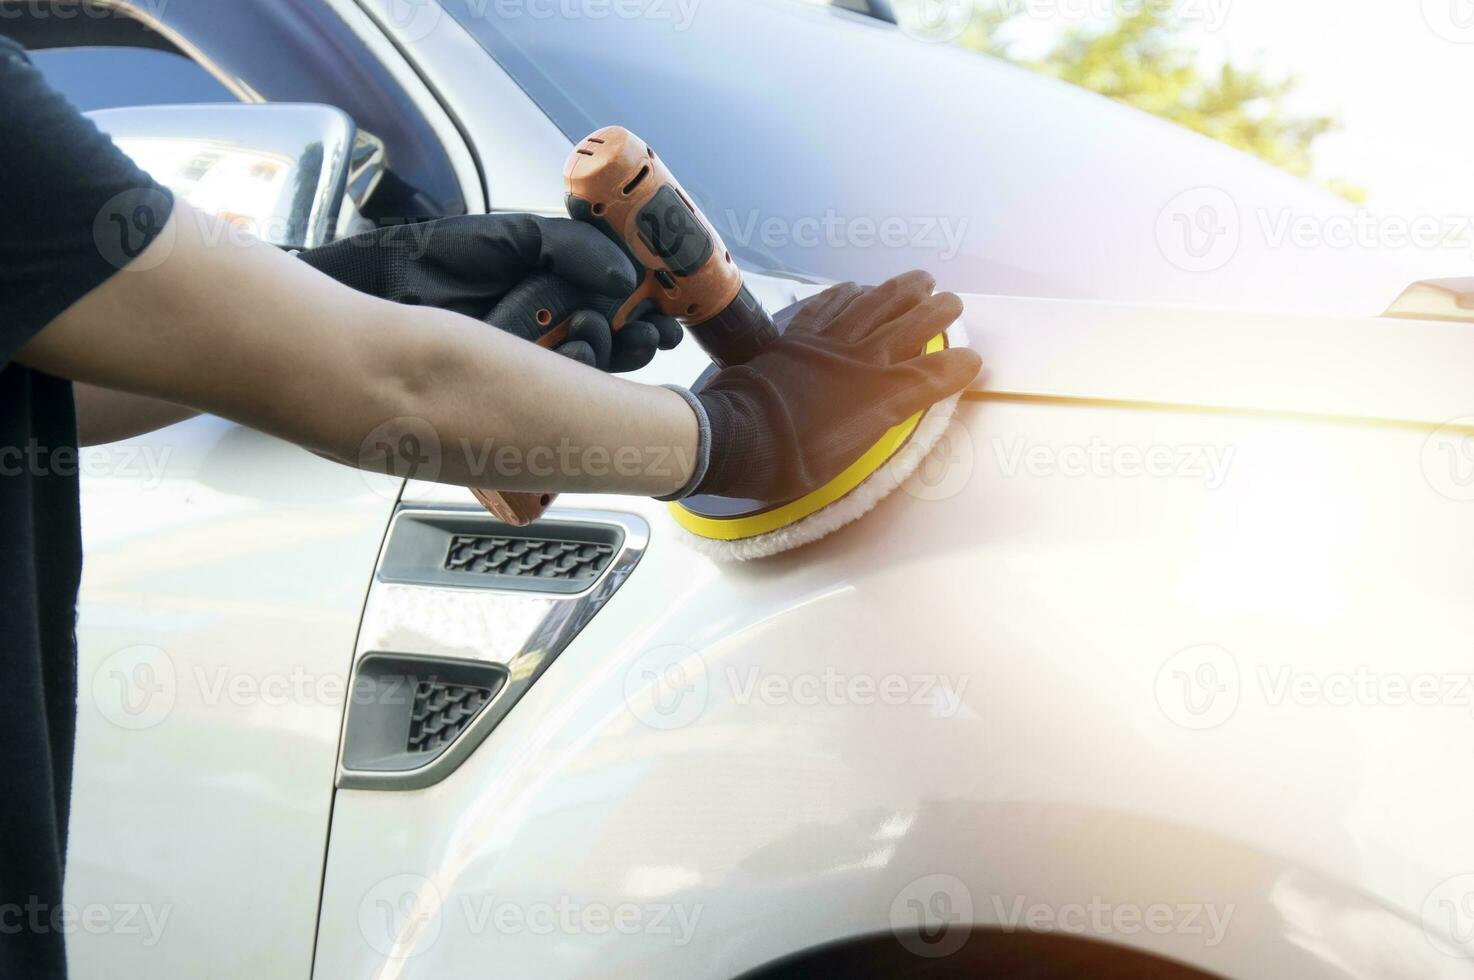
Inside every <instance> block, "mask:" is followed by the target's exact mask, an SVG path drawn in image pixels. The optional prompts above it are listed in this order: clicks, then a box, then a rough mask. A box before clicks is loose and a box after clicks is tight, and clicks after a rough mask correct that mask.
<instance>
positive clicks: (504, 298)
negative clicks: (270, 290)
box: [300, 214, 682, 371]
mask: <svg viewBox="0 0 1474 980" xmlns="http://www.w3.org/2000/svg"><path fill="white" fill-rule="evenodd" d="M300 257H301V259H302V260H303V261H304V262H306V263H307V264H308V265H310V266H312V267H313V268H315V269H317V270H318V271H320V272H323V273H325V274H327V275H329V276H331V277H332V278H334V279H336V280H338V281H339V282H341V283H343V284H344V285H345V286H351V287H352V288H354V289H356V290H358V291H359V292H362V293H369V294H370V295H373V296H378V297H379V298H380V299H387V300H392V301H393V302H396V303H411V304H416V305H420V306H434V307H438V308H440V309H445V310H451V311H453V312H455V313H461V314H464V315H466V316H471V317H475V318H476V319H478V320H483V321H485V322H487V323H490V324H492V325H493V326H496V327H500V328H501V329H503V330H506V331H507V332H509V333H513V334H515V335H517V336H520V337H522V338H523V339H525V340H530V341H536V340H537V339H538V338H539V337H541V336H542V335H543V334H544V333H546V332H547V331H548V330H550V329H552V328H553V327H554V326H555V325H557V324H558V323H560V322H561V321H562V320H563V319H564V318H566V317H568V316H570V315H571V316H572V318H573V319H572V321H571V323H570V324H569V331H568V337H567V339H566V340H565V341H564V342H563V343H562V344H560V345H559V346H558V347H557V348H556V350H557V351H558V352H559V353H561V354H564V355H566V356H568V357H571V358H573V359H574V360H577V361H582V362H583V363H585V364H589V365H592V366H593V367H597V368H600V369H601V370H608V371H633V370H636V369H637V368H641V367H644V366H645V365H646V364H648V363H650V360H651V359H652V358H653V357H654V356H655V351H656V349H657V348H658V349H660V350H669V349H670V348H672V347H674V346H675V345H676V344H677V343H679V342H680V340H681V333H682V331H681V326H680V324H679V323H677V322H676V321H675V320H673V319H671V318H670V317H667V316H664V315H662V314H660V313H658V312H656V311H655V310H654V309H653V308H649V310H648V312H641V311H639V310H637V311H636V314H635V316H632V317H631V318H630V319H629V321H628V322H627V323H626V324H625V326H624V327H623V328H622V329H621V330H619V331H618V332H617V333H615V332H614V331H612V330H611V329H610V327H609V317H610V316H611V315H612V314H613V313H614V311H615V310H617V309H618V308H619V305H620V303H621V301H623V299H624V298H625V297H627V296H628V295H629V294H630V293H631V292H633V291H634V289H635V285H636V276H635V269H634V266H633V265H631V264H630V261H629V259H628V258H627V257H626V256H625V254H624V252H622V251H620V249H619V247H618V246H617V245H615V244H614V243H613V242H612V241H610V240H609V239H608V238H606V237H604V236H603V235H602V234H600V233H599V232H598V231H596V230H595V229H594V228H592V227H590V226H589V225H586V224H584V223H582V222H578V221H572V220H570V219H568V218H543V217H539V216H537V215H532V214H476V215H462V216H458V217H454V218H441V219H440V220H438V221H428V222H424V223H422V224H412V225H394V226H390V227H386V228H378V229H375V230H373V231H369V232H364V233H363V234H361V235H354V236H352V237H350V238H343V239H339V240H338V241H336V242H331V243H329V244H327V245H323V246H321V247H319V248H314V249H308V250H306V251H304V252H302V253H301V255H300ZM541 308H546V309H549V310H551V311H552V314H553V316H552V317H551V319H548V320H547V322H545V323H540V322H539V321H538V319H537V316H536V314H537V310H538V309H541Z"/></svg>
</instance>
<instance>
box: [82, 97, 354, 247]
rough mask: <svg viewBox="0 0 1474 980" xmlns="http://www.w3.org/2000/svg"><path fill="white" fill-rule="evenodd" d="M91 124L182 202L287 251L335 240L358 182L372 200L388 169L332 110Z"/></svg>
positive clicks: (96, 117)
mask: <svg viewBox="0 0 1474 980" xmlns="http://www.w3.org/2000/svg"><path fill="white" fill-rule="evenodd" d="M87 115H88V116H89V117H90V118H91V119H92V120H93V122H95V123H96V124H97V126H98V128H99V129H101V130H102V131H103V132H105V133H107V134H108V135H109V136H111V137H112V138H113V141H114V142H115V143H117V144H118V146H119V147H121V148H122V150H123V152H125V153H127V154H128V155H129V156H130V157H132V158H133V160H134V161H135V162H136V163H137V164H138V165H139V166H140V167H142V168H143V169H144V170H147V171H148V172H149V173H150V174H151V175H152V176H153V178H154V179H155V180H157V181H158V182H159V183H161V184H163V185H164V186H166V187H168V188H169V189H170V190H171V191H173V192H174V194H175V195H176V196H177V197H178V198H180V199H182V200H185V201H188V202H189V203H190V204H191V205H192V206H194V207H195V208H197V209H199V210H201V211H204V212H206V213H207V214H212V215H215V216H216V217H219V218H222V219H224V220H225V221H228V222H230V223H231V224H232V225H235V226H236V227H238V228H240V229H241V230H243V231H247V232H249V233H250V234H252V235H254V236H255V237H257V238H259V239H261V240H262V241H266V242H270V243H272V244H273V245H280V246H282V247H284V248H313V247H315V246H318V245H322V244H324V243H325V242H328V241H331V240H332V239H333V237H334V234H335V232H336V231H337V226H338V221H339V215H340V213H341V212H343V211H344V210H345V208H344V203H345V198H346V197H347V195H348V183H349V177H350V173H351V174H352V176H353V178H354V184H355V187H356V189H357V191H358V192H359V194H360V195H362V196H364V197H365V198H366V196H367V194H368V193H371V192H372V189H373V186H374V184H376V183H377V171H378V170H379V169H380V168H381V167H382V160H383V153H382V148H380V149H379V151H378V152H375V151H374V147H375V145H376V144H377V143H378V141H377V140H375V139H374V138H373V137H372V136H369V135H368V134H366V133H359V132H358V131H357V127H356V126H355V125H354V123H353V120H352V119H350V118H349V117H348V115H347V114H346V113H344V112H343V111H341V110H339V109H334V108H332V107H331V106H325V105H307V104H294V103H270V104H259V105H230V104H227V105H165V106H139V107H130V108H126V109H100V110H97V111H94V112H89V113H87ZM356 203H361V202H356Z"/></svg>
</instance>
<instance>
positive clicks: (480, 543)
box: [445, 534, 614, 582]
mask: <svg viewBox="0 0 1474 980" xmlns="http://www.w3.org/2000/svg"><path fill="white" fill-rule="evenodd" d="M613 559H614V546H613V545H612V544H607V543H604V542H600V541H577V540H572V541H559V540H553V539H550V538H520V537H519V538H504V537H495V536H493V535H486V534H457V535H453V536H452V537H451V539H450V549H449V550H448V551H447V552H446V555H445V569H446V571H450V572H477V573H480V574H482V575H497V576H503V577H507V578H534V579H549V580H552V581H557V582H591V581H593V580H594V579H596V578H598V577H599V574H600V573H601V572H603V571H604V569H605V568H606V567H608V565H609V562H610V561H612V560H613Z"/></svg>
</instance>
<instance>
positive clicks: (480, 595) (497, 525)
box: [337, 505, 650, 790]
mask: <svg viewBox="0 0 1474 980" xmlns="http://www.w3.org/2000/svg"><path fill="white" fill-rule="evenodd" d="M458 537H469V538H476V539H506V540H513V541H517V542H532V543H531V544H530V545H527V547H528V548H529V549H531V550H536V549H540V548H544V547H548V543H549V542H556V543H557V544H556V547H548V551H549V553H552V552H554V551H556V552H558V553H560V554H564V555H572V554H578V555H579V556H580V559H581V561H582V564H583V565H584V566H585V567H587V566H592V565H597V566H598V570H597V571H595V572H593V573H592V575H588V574H587V573H584V574H585V577H583V578H572V577H568V576H567V575H564V576H563V577H559V576H557V575H548V576H537V575H531V576H522V575H517V574H504V573H503V572H504V571H505V569H504V568H503V569H500V570H498V571H496V572H495V573H492V572H485V571H477V570H471V569H468V568H464V567H457V568H448V567H446V566H447V564H448V559H449V556H450V552H451V548H452V545H451V542H452V541H453V540H455V539H456V538H458ZM649 540H650V529H649V525H647V524H646V523H645V521H644V520H642V519H641V518H640V517H638V516H636V515H634V514H628V513H623V512H616V511H583V510H571V509H557V510H553V511H549V512H548V513H547V514H546V515H545V516H544V517H543V518H542V519H541V520H539V521H537V522H535V523H534V524H532V525H530V526H529V527H526V528H513V527H510V526H508V525H505V524H502V523H501V522H499V521H497V520H496V519H495V518H494V517H492V516H491V515H490V514H487V513H486V512H485V511H483V510H481V509H479V508H471V507H464V508H461V507H429V506H416V505H401V507H400V508H399V510H398V511H397V512H396V513H395V515H394V519H393V521H392V522H391V524H390V527H389V534H388V537H387V538H386V540H385V543H384V549H383V552H382V553H381V555H380V557H379V566H378V569H377V570H376V572H375V576H374V582H373V584H372V586H371V587H370V589H369V598H368V602H367V603H366V605H365V607H364V618H363V625H362V628H361V629H360V633H359V639H358V649H357V650H356V652H355V655H354V669H353V684H352V685H351V687H350V690H351V691H353V692H355V697H353V698H350V699H349V703H348V706H347V710H346V711H345V713H344V724H343V736H342V740H341V742H340V746H339V753H338V778H337V785H338V786H339V787H340V788H343V789H371V790H409V789H421V788H424V787H426V786H431V785H433V784H435V783H437V782H439V781H441V780H442V779H444V778H445V777H446V776H448V775H450V773H452V772H454V771H455V769H456V768H457V767H458V766H459V765H460V764H461V763H462V762H463V761H465V759H466V758H467V757H468V756H469V755H470V754H471V753H472V752H473V751H475V749H476V748H477V746H479V745H480V744H481V743H482V742H483V741H485V740H486V737H487V736H488V735H490V734H491V732H492V731H493V730H494V729H495V728H496V726H497V724H498V723H499V722H500V721H501V719H502V718H504V717H506V714H507V712H508V711H510V710H511V709H512V707H513V706H514V705H515V704H516V703H517V701H518V700H520V699H521V697H522V695H524V694H525V693H527V690H528V689H529V688H530V687H531V686H532V685H533V684H534V683H535V682H536V681H537V679H538V678H539V677H540V676H542V673H543V671H545V670H547V668H548V667H549V666H550V665H551V664H552V662H553V661H554V660H555V659H557V657H558V655H559V654H560V653H562V652H563V650H564V649H565V648H566V647H567V646H568V644H569V643H570V642H572V640H573V638H574V637H576V636H577V635H578V633H579V632H580V631H581V630H582V629H583V627H584V626H585V625H587V624H588V622H589V620H591V619H592V618H593V617H594V615H595V614H597V613H598V611H599V610H600V609H602V608H603V606H604V604H605V603H606V602H608V600H609V598H610V597H611V596H612V595H613V594H614V593H615V592H616V591H617V590H618V589H619V587H620V586H621V585H623V584H624V582H625V580H626V579H627V578H628V577H629V576H630V574H631V573H632V572H633V571H634V568H635V566H636V565H637V564H638V563H639V560H640V558H641V556H642V555H643V554H644V552H645V549H646V547H647V546H648V544H649ZM570 543H571V544H573V545H575V547H574V548H572V549H565V548H564V547H563V545H566V544H570ZM591 545H592V546H595V550H598V549H599V548H600V547H603V548H607V555H606V556H604V557H603V558H601V559H600V560H599V561H594V562H589V561H583V560H582V559H586V558H588V557H589V555H587V554H584V553H583V549H585V548H588V547H589V546H591ZM518 547H522V545H521V544H519V545H518ZM570 564H572V562H565V565H570ZM386 663H387V664H388V668H392V671H391V673H392V674H393V676H410V675H413V683H412V684H411V685H410V686H409V690H408V691H406V693H407V694H408V693H412V697H413V701H414V704H415V708H414V709H411V708H409V707H408V706H406V707H403V708H400V709H398V710H399V714H397V715H395V717H394V718H393V719H392V724H383V723H378V722H375V721H373V720H372V719H371V718H370V716H371V715H372V714H373V712H374V711H378V710H381V709H379V708H377V707H375V706H374V701H375V699H373V698H368V699H365V698H360V697H358V696H357V693H358V692H359V691H361V690H372V689H374V685H375V676H376V674H378V675H383V674H384V673H385V670H386V667H385V666H384V665H385V664H386ZM417 670H418V671H419V673H418V674H416V673H415V671H417ZM477 671H481V672H482V674H481V675H480V676H482V677H483V678H484V677H485V676H486V673H485V672H487V671H491V672H493V673H494V675H495V678H496V680H486V679H481V680H478V679H477V677H478V675H477V673H476V672H477ZM498 681H500V683H498ZM425 683H428V684H430V685H431V686H430V687H426V688H424V690H423V692H422V688H421V685H422V684H425ZM437 684H438V685H440V686H441V688H445V690H440V689H437V688H436V687H435V686H434V685H437ZM453 688H483V689H486V690H489V691H490V696H489V697H488V698H487V699H486V701H485V703H484V704H482V705H479V706H477V705H475V704H473V703H471V702H470V701H467V700H465V699H462V702H461V703H460V704H459V706H456V707H455V708H454V710H450V711H446V710H445V709H446V708H450V707H451V702H452V701H453V700H454V699H452V698H448V697H445V695H446V694H447V693H448V692H449V690H450V689H453ZM437 691H439V694H440V697H439V698H437V697H436V693H437ZM422 693H423V694H424V700H423V703H422V702H421V694H422ZM456 693H457V694H459V693H460V692H456ZM466 698H470V695H466ZM365 701H367V702H368V703H369V705H370V707H369V708H368V709H365V707H364V706H363V702H365ZM471 701H474V699H471ZM406 705H407V702H406ZM419 709H424V720H425V721H427V722H428V723H429V724H428V725H425V726H423V729H417V728H416V727H415V724H416V720H415V719H416V716H417V715H419V714H420V711H419ZM436 712H441V713H440V714H437V713H436ZM429 729H433V731H429ZM386 730H387V731H388V732H390V734H389V735H383V734H379V735H374V734H368V733H383V732H385V731H386ZM417 732H418V733H419V734H417ZM442 736H448V737H442ZM417 740H418V741H417ZM390 741H393V744H392V745H391V744H389V743H390ZM421 753H423V754H421ZM425 757H428V758H426V761H424V762H423V764H417V763H419V760H420V758H425Z"/></svg>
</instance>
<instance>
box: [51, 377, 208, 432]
mask: <svg viewBox="0 0 1474 980" xmlns="http://www.w3.org/2000/svg"><path fill="white" fill-rule="evenodd" d="M74 391H75V395H76V401H77V444H78V445H81V446H101V445H104V444H106V443H109V442H117V441H119V440H121V439H131V438H132V437H133V436H138V435H143V434H144V433H145V432H153V431H154V430H155V429H162V428H164V427H165V426H166V425H173V424H174V423H175V422H183V421H184V420H185V419H191V418H194V417H195V416H196V415H198V414H200V413H199V412H198V411H196V410H195V409H193V408H185V407H184V406H183V405H175V404H174V403H173V402H166V401H160V400H159V399H157V398H144V397H142V396H140V395H130V394H128V393H127V392H124V391H113V390H112V389H111V388H99V387H98V386H97V385H89V384H78V385H75V386H74Z"/></svg>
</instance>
